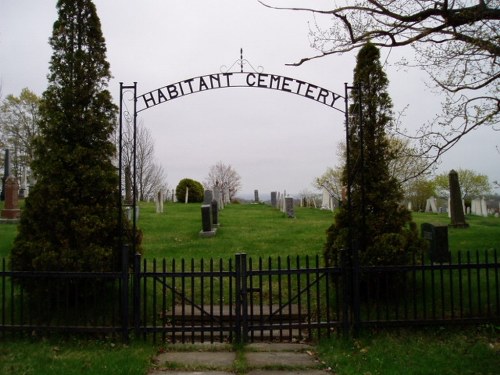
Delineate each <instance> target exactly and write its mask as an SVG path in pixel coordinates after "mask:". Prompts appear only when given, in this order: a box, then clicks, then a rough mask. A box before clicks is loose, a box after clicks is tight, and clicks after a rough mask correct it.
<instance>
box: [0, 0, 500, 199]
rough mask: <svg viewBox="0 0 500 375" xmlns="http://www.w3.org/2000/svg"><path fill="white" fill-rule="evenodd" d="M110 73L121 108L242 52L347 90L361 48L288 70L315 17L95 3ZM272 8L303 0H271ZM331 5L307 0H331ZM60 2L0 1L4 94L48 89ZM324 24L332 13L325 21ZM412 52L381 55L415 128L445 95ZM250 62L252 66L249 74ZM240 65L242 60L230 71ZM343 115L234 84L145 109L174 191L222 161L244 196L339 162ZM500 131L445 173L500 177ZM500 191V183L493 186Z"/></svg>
mask: <svg viewBox="0 0 500 375" xmlns="http://www.w3.org/2000/svg"><path fill="white" fill-rule="evenodd" d="M94 3H95V4H96V7H97V12H98V15H99V17H100V19H101V24H102V31H103V33H104V37H105V38H106V43H107V48H108V54H107V58H108V61H109V62H110V64H111V71H112V74H113V76H114V78H113V80H112V81H111V83H110V87H109V89H110V91H111V93H112V95H113V96H114V98H115V101H116V103H117V104H118V97H119V82H124V84H132V83H133V82H137V85H138V94H142V93H145V92H148V91H151V90H155V89H157V88H159V87H163V86H166V85H168V84H172V83H175V82H179V81H183V80H186V79H189V78H192V77H198V76H202V75H206V74H214V73H220V72H221V70H222V69H224V67H226V68H228V67H230V66H231V65H232V64H233V63H234V62H235V61H236V60H237V59H239V57H240V48H243V51H244V52H243V54H244V59H246V60H248V61H249V62H250V63H251V64H252V65H253V67H255V68H256V69H257V68H258V67H259V66H261V67H262V68H263V71H264V73H273V74H277V75H281V76H288V77H292V78H295V79H298V80H302V81H306V82H310V83H312V84H315V85H317V86H321V87H324V88H326V89H328V90H330V91H333V92H336V93H338V94H341V95H343V94H344V82H348V83H350V82H352V71H353V69H354V66H355V55H354V54H353V55H344V56H342V57H338V56H336V57H327V58H323V59H318V60H314V61H312V62H309V63H306V64H305V65H302V66H300V67H290V66H285V64H286V63H291V62H296V61H298V60H299V59H300V58H302V57H305V56H310V55H313V54H315V53H316V51H314V50H313V49H311V47H310V42H309V38H308V33H309V25H310V24H313V23H314V22H315V20H314V18H313V16H312V15H311V14H310V13H301V12H292V11H276V10H271V9H267V8H265V7H263V6H262V5H260V4H259V3H258V2H257V1H256V0H238V1H234V0H211V1H207V0H168V1H167V0H141V1H139V0H135V1H134V0H95V1H94ZM269 3H271V4H275V5H284V4H285V3H286V4H287V5H292V4H301V3H302V4H305V1H302V2H301V1H293V2H292V1H286V2H285V1H276V0H273V1H271V0H270V1H269ZM329 3H330V1H327V0H315V1H308V2H307V4H315V5H316V4H317V6H318V7H320V6H323V7H326V6H328V4H329ZM55 4H56V1H55V0H0V82H1V87H2V96H3V97H5V96H6V95H8V94H14V95H19V93H20V92H21V89H22V88H24V87H28V88H29V89H30V90H32V91H34V92H35V93H37V94H39V95H41V94H42V92H43V91H44V90H45V88H46V85H47V80H46V76H47V73H48V62H49V60H50V56H51V52H52V51H51V49H50V47H49V45H48V38H49V37H50V35H51V33H52V24H53V22H54V21H55V19H56V17H57V13H56V9H55ZM319 22H322V23H324V22H325V20H319ZM405 53H408V51H404V50H397V51H396V50H393V51H392V52H391V53H390V54H389V51H388V50H383V51H382V61H386V62H387V64H386V66H385V68H386V72H387V74H388V77H389V80H390V82H391V85H390V89H389V93H390V95H391V97H392V99H393V102H394V107H395V108H394V109H395V111H400V110H402V109H403V108H405V107H406V106H409V107H408V109H407V110H406V117H405V119H404V121H405V125H406V126H407V127H408V128H410V129H416V128H418V127H419V126H420V125H421V124H423V123H424V122H426V121H429V120H431V119H432V118H433V116H434V115H435V114H436V113H437V112H438V111H439V107H440V100H441V99H440V97H439V96H436V95H434V94H433V93H431V92H430V91H429V89H427V88H426V86H425V84H424V80H425V75H423V74H422V73H421V72H419V71H407V72H404V71H399V70H397V69H396V68H395V67H394V63H395V62H396V60H397V58H398V57H401V56H402V55H404V54H405ZM251 70H252V68H251V67H250V66H248V65H247V66H245V71H251ZM233 71H236V72H237V71H239V65H238V66H236V67H235V68H233ZM343 120H344V117H343V115H342V113H340V112H338V111H336V110H333V109H331V108H329V107H327V106H325V105H323V104H320V103H318V102H315V101H313V100H309V99H306V98H304V97H301V96H297V95H291V94H288V93H285V92H280V91H274V90H265V89H256V88H229V89H224V90H209V91H206V92H202V93H198V94H195V95H187V96H184V97H182V98H179V99H176V100H173V101H170V102H167V103H163V104H161V105H158V106H156V107H154V108H150V109H148V110H146V111H143V112H141V113H140V114H139V121H141V122H142V123H143V124H144V125H145V126H146V127H147V128H148V129H149V130H150V132H151V133H152V136H153V138H154V140H155V150H156V156H157V161H158V162H159V163H161V165H163V167H164V169H165V171H166V173H167V180H168V183H169V185H170V187H175V186H176V185H177V183H178V182H179V180H180V179H182V178H185V177H189V178H193V179H196V180H199V181H200V182H203V180H204V179H205V177H206V176H207V174H208V170H209V168H210V166H212V165H214V164H216V163H217V162H218V161H222V162H223V163H225V164H230V165H231V166H233V168H234V169H235V170H236V171H237V172H238V173H239V174H240V175H241V178H242V185H243V186H242V192H243V193H253V191H254V189H258V190H259V192H260V194H261V198H262V197H264V198H265V197H266V196H268V195H269V192H271V191H275V190H279V191H283V190H286V191H287V192H289V193H292V194H294V193H299V192H301V191H303V190H306V189H307V190H311V191H312V190H313V187H312V181H313V180H314V178H315V177H317V176H320V175H321V174H322V173H323V172H324V171H325V170H326V168H327V167H329V166H335V165H337V164H338V163H339V161H338V160H337V145H338V143H339V141H341V140H343V139H344V137H345V136H344V134H345V133H344V124H343ZM499 144H500V142H499V137H498V133H497V132H493V131H492V130H489V129H483V130H478V131H476V132H474V133H472V134H470V135H468V136H467V137H466V138H465V139H464V140H463V141H462V143H461V144H459V145H458V146H457V147H455V149H453V150H452V151H450V152H449V153H448V154H446V155H445V156H444V158H443V159H442V164H441V165H440V167H439V171H440V172H448V171H449V170H450V169H452V168H454V169H459V168H466V169H472V170H475V171H476V172H478V173H483V174H486V175H488V176H489V179H490V181H493V180H500V170H499V168H498V165H499V161H500V155H499V154H498V152H497V150H496V146H497V145H499ZM497 192H498V190H497Z"/></svg>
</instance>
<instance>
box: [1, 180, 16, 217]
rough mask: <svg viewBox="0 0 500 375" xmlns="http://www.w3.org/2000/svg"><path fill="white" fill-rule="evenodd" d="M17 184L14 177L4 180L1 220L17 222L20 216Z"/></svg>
mask: <svg viewBox="0 0 500 375" xmlns="http://www.w3.org/2000/svg"><path fill="white" fill-rule="evenodd" d="M18 192H19V184H18V183H17V179H16V178H15V177H14V176H9V177H7V178H6V180H5V204H4V208H3V210H2V213H1V217H2V219H8V220H17V219H19V217H20V216H21V210H20V209H19V200H18V199H19V197H18Z"/></svg>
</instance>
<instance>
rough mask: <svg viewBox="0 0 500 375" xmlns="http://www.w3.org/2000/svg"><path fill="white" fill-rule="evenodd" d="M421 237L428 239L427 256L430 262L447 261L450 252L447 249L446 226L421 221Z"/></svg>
mask: <svg viewBox="0 0 500 375" xmlns="http://www.w3.org/2000/svg"><path fill="white" fill-rule="evenodd" d="M420 228H421V231H422V238H423V239H424V240H427V241H429V258H430V259H431V261H432V262H449V261H450V256H451V253H450V251H449V249H448V226H446V225H439V224H430V223H423V224H422V225H421V226H420Z"/></svg>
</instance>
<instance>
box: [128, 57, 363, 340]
mask: <svg viewBox="0 0 500 375" xmlns="http://www.w3.org/2000/svg"><path fill="white" fill-rule="evenodd" d="M238 63H239V64H240V66H241V70H240V71H239V72H229V71H226V72H221V73H214V74H208V75H203V76H197V77H193V78H188V79H185V80H183V81H179V82H175V83H171V84H167V85H164V86H161V87H159V88H157V89H154V90H151V91H148V92H145V93H143V94H140V95H137V82H134V84H133V85H124V84H123V82H120V106H119V111H120V114H119V116H120V117H119V128H120V129H119V181H120V187H119V191H120V194H119V195H120V198H119V199H120V201H119V219H118V220H119V228H122V215H123V202H122V180H123V176H122V131H123V117H124V115H125V117H127V121H130V122H132V125H133V129H134V134H133V156H132V159H133V181H132V205H131V208H132V226H133V228H132V231H133V237H132V238H134V239H135V238H136V231H137V212H136V206H137V178H136V175H137V173H136V171H137V164H136V163H137V161H136V149H137V114H138V113H140V112H143V111H145V110H147V109H150V108H153V107H156V106H158V105H160V104H163V103H168V102H170V101H172V100H174V99H179V98H181V97H184V96H188V95H193V94H197V93H202V92H205V91H210V90H220V89H229V88H254V89H268V90H275V91H281V92H284V93H289V94H294V95H298V96H302V97H304V98H306V99H309V100H313V101H316V102H318V103H319V104H322V105H326V106H328V107H330V108H332V109H334V110H336V111H338V112H340V113H343V114H344V116H345V133H346V138H345V139H346V152H347V154H348V155H349V153H350V141H349V138H350V137H349V131H350V130H349V107H348V106H349V103H348V102H349V96H348V92H349V90H355V89H357V88H356V87H354V86H349V85H348V84H347V83H344V95H340V94H337V93H335V92H333V91H331V90H328V89H326V88H323V87H321V86H318V85H315V84H312V83H310V82H306V81H303V80H299V79H296V78H291V77H286V76H282V75H279V74H270V73H263V72H262V71H257V70H256V69H254V71H253V72H244V71H243V66H244V64H245V63H246V64H249V65H250V66H251V64H250V63H249V62H248V61H247V60H244V59H243V51H242V50H241V58H240V59H239V60H237V61H236V62H235V63H234V64H233V66H234V65H236V64H238ZM252 68H253V67H252ZM125 92H131V93H132V96H133V99H132V100H133V110H132V113H130V111H129V110H128V109H127V110H126V111H124V105H123V104H124V103H123V100H124V93H125ZM358 97H359V103H358V104H359V105H358V109H359V112H358V113H357V115H358V116H359V123H360V126H359V129H358V131H359V138H360V143H361V163H362V164H364V156H363V151H362V150H363V146H362V144H363V126H362V124H361V120H362V112H361V105H360V104H361V100H362V99H361V93H360V95H358ZM342 99H343V100H342ZM346 168H347V175H348V181H347V197H346V198H347V206H348V215H349V222H350V221H351V219H350V218H351V211H352V204H351V185H352V179H353V176H352V171H351V169H352V168H351V166H350V161H349V157H348V158H347V165H346ZM363 169H364V168H361V172H362V173H363ZM362 185H363V184H362ZM361 190H362V191H364V186H362V187H361ZM362 196H364V192H362ZM362 201H364V198H362ZM362 206H364V202H363V203H362ZM363 215H364V208H363ZM349 227H350V226H349ZM349 232H351V230H349ZM122 237H123V236H120V244H121V245H122V246H123V238H122ZM348 243H349V244H350V248H349V249H347V250H348V251H347V253H348V260H347V262H348V263H346V265H347V269H351V272H352V273H353V275H352V279H351V284H352V289H353V290H354V295H352V296H351V297H349V298H352V300H351V303H356V302H354V300H358V301H359V295H358V293H356V291H357V292H359V288H357V287H356V284H357V282H358V280H359V277H358V275H357V273H358V271H359V268H358V267H357V266H356V267H355V266H354V264H356V265H357V264H358V249H357V246H353V238H352V234H351V233H349V240H348ZM135 245H136V244H135V242H134V243H133V244H132V247H133V251H134V252H135ZM356 270H358V271H356ZM346 287H347V288H348V289H350V287H348V286H346ZM345 293H346V295H347V296H348V295H349V294H350V292H349V290H346V292H345ZM346 308H347V304H346ZM344 313H345V314H346V315H347V311H345V312H344ZM354 321H355V322H359V319H357V318H356V317H355V318H354ZM345 325H346V326H345V327H344V330H345V331H346V332H347V331H348V329H349V327H348V326H347V325H348V320H346V321H345Z"/></svg>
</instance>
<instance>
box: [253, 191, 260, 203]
mask: <svg viewBox="0 0 500 375" xmlns="http://www.w3.org/2000/svg"><path fill="white" fill-rule="evenodd" d="M253 197H254V202H255V203H259V191H258V190H254V191H253Z"/></svg>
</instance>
